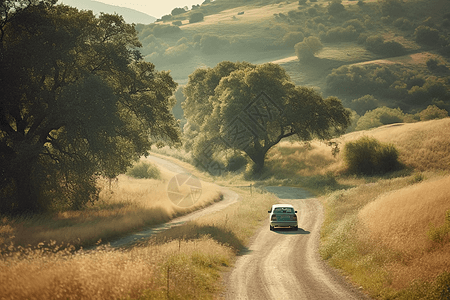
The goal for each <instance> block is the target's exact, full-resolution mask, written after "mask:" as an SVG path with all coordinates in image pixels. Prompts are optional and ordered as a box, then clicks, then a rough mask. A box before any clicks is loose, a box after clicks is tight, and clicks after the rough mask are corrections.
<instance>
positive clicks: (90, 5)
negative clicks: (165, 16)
mask: <svg viewBox="0 0 450 300" xmlns="http://www.w3.org/2000/svg"><path fill="white" fill-rule="evenodd" d="M61 2H62V3H64V4H67V5H70V6H73V7H76V8H78V9H84V10H92V11H93V12H94V13H95V14H99V13H100V12H104V13H108V14H114V13H117V14H118V15H121V16H123V18H124V19H125V21H126V22H127V23H136V24H137V23H141V24H150V23H153V22H155V20H156V18H155V17H152V16H150V15H147V14H145V13H142V12H140V11H137V10H134V9H131V8H126V7H120V6H115V5H109V4H105V3H101V2H98V1H92V0H62V1H61Z"/></svg>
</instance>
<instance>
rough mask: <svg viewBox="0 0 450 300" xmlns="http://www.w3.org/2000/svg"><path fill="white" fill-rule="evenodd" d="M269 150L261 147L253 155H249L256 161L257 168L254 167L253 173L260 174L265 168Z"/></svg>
mask: <svg viewBox="0 0 450 300" xmlns="http://www.w3.org/2000/svg"><path fill="white" fill-rule="evenodd" d="M266 153H267V151H265V150H263V149H260V150H259V151H255V152H254V153H252V155H249V154H248V153H247V155H248V156H249V157H250V158H251V160H252V161H253V162H254V163H255V168H254V169H253V173H254V174H255V175H260V174H261V173H262V171H263V169H264V162H265V158H266Z"/></svg>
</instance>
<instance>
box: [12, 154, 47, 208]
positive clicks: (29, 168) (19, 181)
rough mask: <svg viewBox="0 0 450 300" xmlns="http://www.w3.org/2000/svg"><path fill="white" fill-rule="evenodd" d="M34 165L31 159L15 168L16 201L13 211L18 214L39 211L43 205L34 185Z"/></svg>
mask: <svg viewBox="0 0 450 300" xmlns="http://www.w3.org/2000/svg"><path fill="white" fill-rule="evenodd" d="M33 165H34V163H33V162H32V161H30V160H28V161H24V162H23V163H22V164H21V165H20V166H17V167H18V169H16V170H14V174H13V179H14V183H15V186H16V196H17V198H16V203H15V205H14V207H13V212H14V213H17V214H24V213H38V212H40V211H41V207H40V205H39V202H38V199H39V198H38V193H37V191H36V189H35V188H34V186H33V179H32V178H33V177H32V176H33V174H32V173H33Z"/></svg>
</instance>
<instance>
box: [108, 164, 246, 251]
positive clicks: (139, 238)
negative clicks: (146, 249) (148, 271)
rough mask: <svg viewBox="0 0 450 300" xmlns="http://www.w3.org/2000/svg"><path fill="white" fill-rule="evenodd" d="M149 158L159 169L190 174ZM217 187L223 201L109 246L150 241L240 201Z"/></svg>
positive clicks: (175, 166)
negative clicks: (158, 234) (174, 228)
mask: <svg viewBox="0 0 450 300" xmlns="http://www.w3.org/2000/svg"><path fill="white" fill-rule="evenodd" d="M147 158H148V159H150V160H152V161H153V162H154V163H156V164H157V165H158V166H159V167H161V168H165V169H167V170H169V171H171V172H176V173H189V171H187V170H186V169H184V168H183V167H181V166H179V165H177V164H175V163H173V162H171V161H168V160H166V159H163V158H159V157H156V156H147ZM217 187H218V188H220V191H221V192H222V195H223V199H222V200H221V201H219V202H216V203H214V204H211V205H209V206H207V207H205V208H202V209H199V210H196V211H194V212H192V213H189V214H187V215H184V216H181V217H178V218H175V219H172V220H171V221H169V222H167V223H163V224H160V225H157V226H152V227H150V228H147V229H144V230H141V231H139V232H136V233H133V234H130V235H127V236H125V237H123V238H120V239H117V240H115V241H113V242H111V243H110V244H109V246H110V247H112V248H119V247H125V246H130V245H132V244H134V243H136V242H139V241H143V240H145V239H148V238H149V237H151V236H153V235H155V234H157V233H159V232H162V231H164V230H167V229H169V228H172V227H174V226H180V225H182V224H184V223H186V222H188V221H192V220H195V219H197V218H199V217H201V216H204V215H207V214H211V213H214V212H216V211H220V210H222V209H224V208H225V207H227V206H229V205H231V204H233V203H235V202H236V201H238V198H239V195H238V194H237V193H236V192H234V191H232V190H230V189H227V188H225V187H221V186H217Z"/></svg>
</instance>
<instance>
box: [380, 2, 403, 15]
mask: <svg viewBox="0 0 450 300" xmlns="http://www.w3.org/2000/svg"><path fill="white" fill-rule="evenodd" d="M381 11H382V13H383V15H385V16H391V17H397V16H400V15H402V14H403V13H404V9H403V5H402V0H384V1H383V2H382V3H381Z"/></svg>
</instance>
